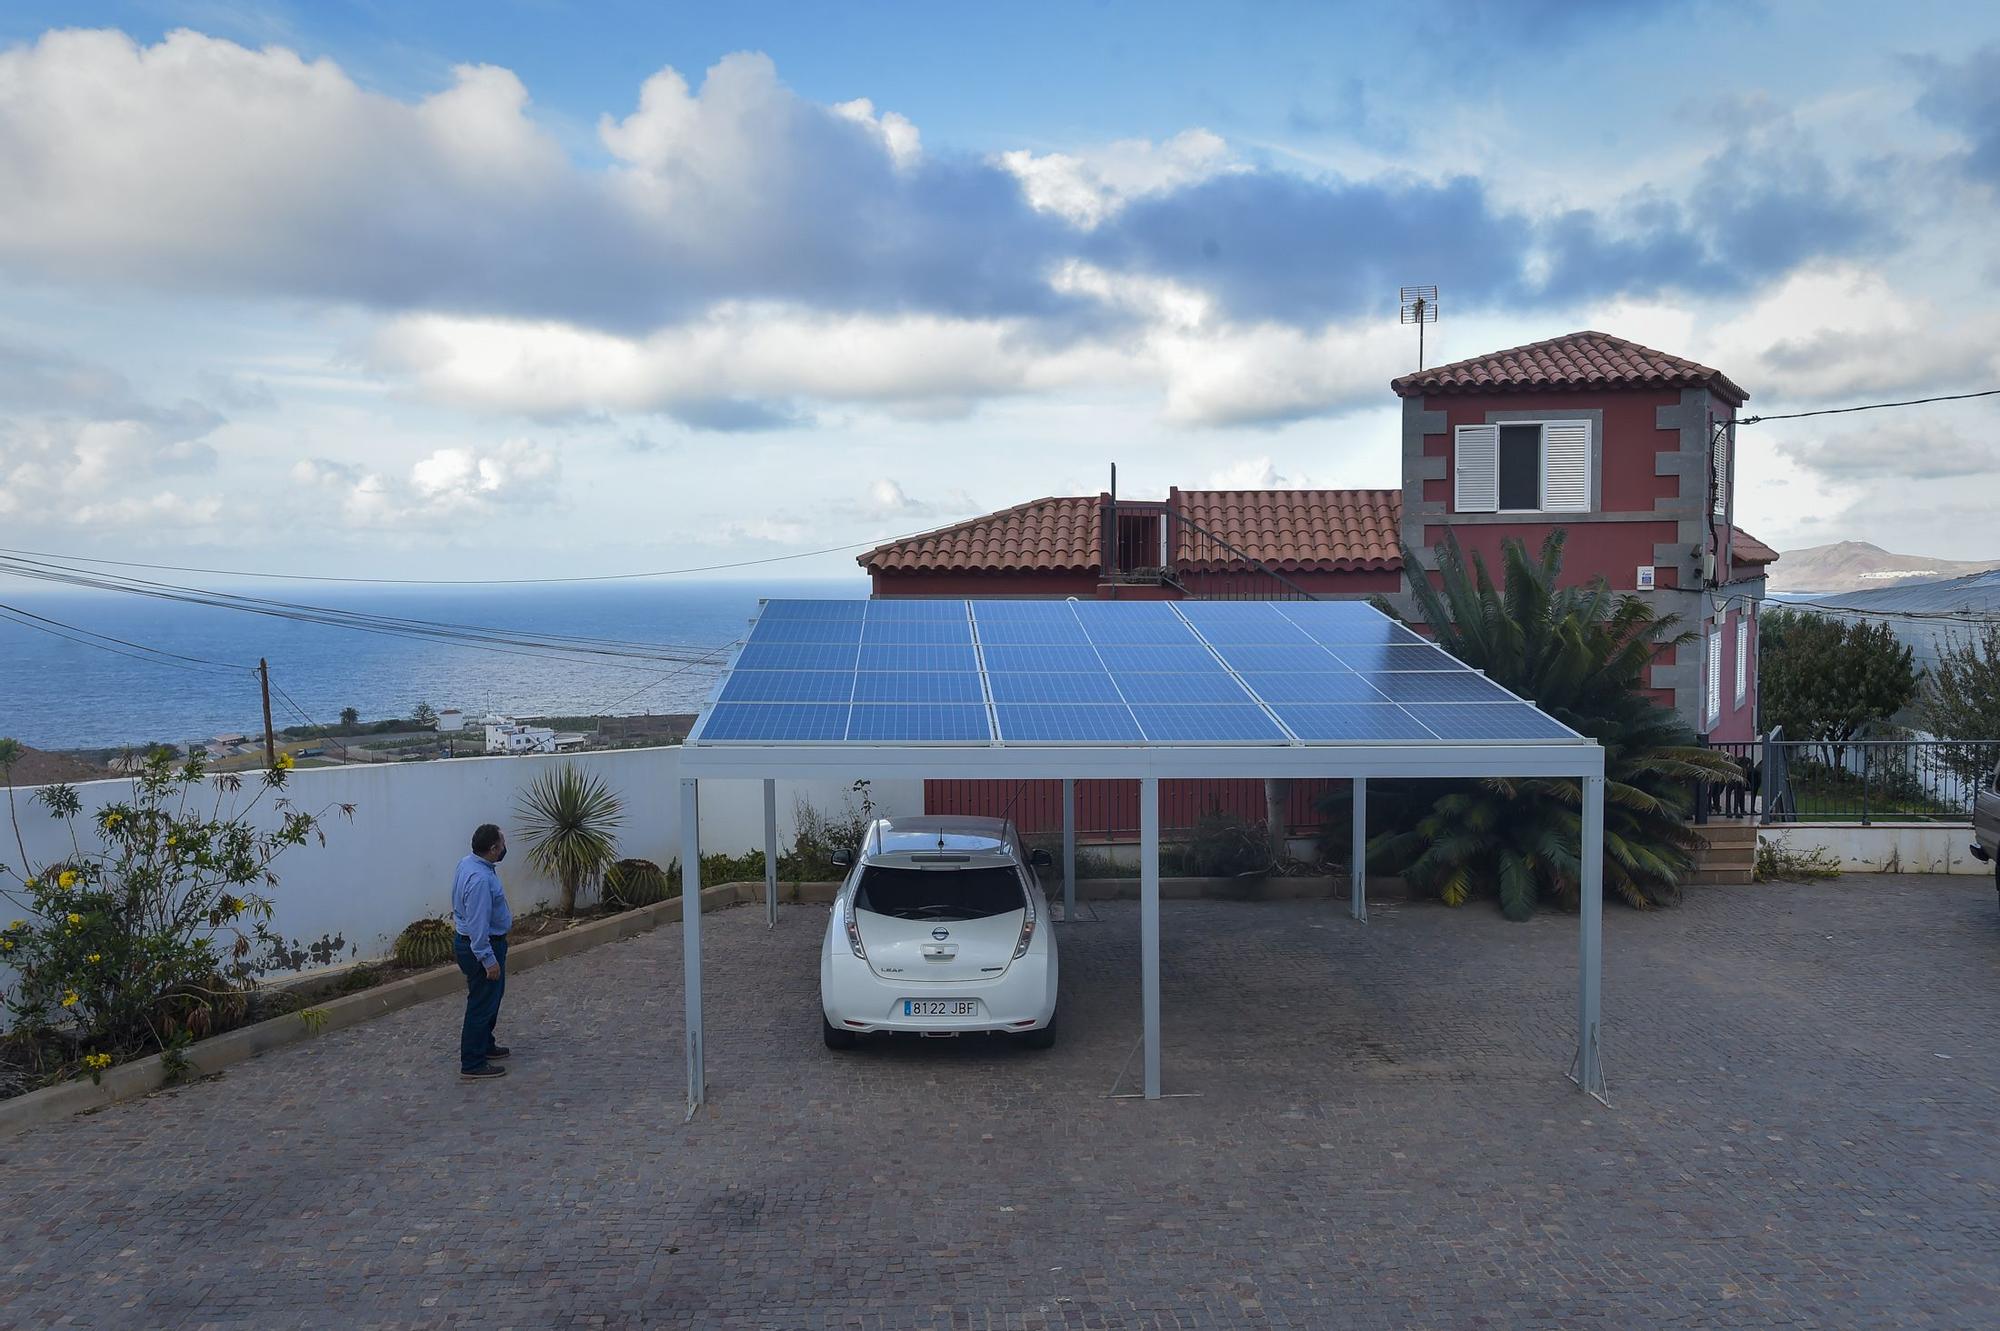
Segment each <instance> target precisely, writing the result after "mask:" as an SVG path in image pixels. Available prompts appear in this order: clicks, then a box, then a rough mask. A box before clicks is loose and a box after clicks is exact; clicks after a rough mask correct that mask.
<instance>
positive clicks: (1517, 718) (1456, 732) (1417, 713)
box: [1403, 702, 1572, 740]
mask: <svg viewBox="0 0 2000 1331" xmlns="http://www.w3.org/2000/svg"><path fill="white" fill-rule="evenodd" d="M1403 710H1404V711H1406V712H1408V713H1409V714H1410V715H1411V716H1413V717H1415V718H1416V719H1417V720H1419V721H1421V722H1423V723H1424V725H1425V726H1426V727H1428V728H1429V730H1430V732H1431V733H1432V734H1434V735H1436V736H1437V737H1438V738H1439V739H1454V740H1474V739H1521V740H1535V739H1569V738H1571V736H1572V732H1571V731H1570V730H1569V729H1568V728H1567V727H1566V726H1564V725H1563V724H1562V723H1561V722H1560V721H1557V720H1556V719H1555V718H1554V717H1551V716H1547V715H1545V714H1543V713H1541V712H1538V711H1536V710H1535V709H1534V708H1533V707H1530V706H1529V705H1528V704H1527V703H1524V702H1468V703H1411V704H1410V705H1409V706H1408V707H1405V708H1404V709H1403Z"/></svg>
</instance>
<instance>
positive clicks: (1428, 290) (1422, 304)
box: [1397, 286, 1438, 370]
mask: <svg viewBox="0 0 2000 1331" xmlns="http://www.w3.org/2000/svg"><path fill="white" fill-rule="evenodd" d="M1397 303H1398V304H1399V305H1400V306H1401V307H1402V319H1401V322H1403V323H1406V324H1415V325H1416V326H1417V368H1418V369H1419V370H1421V369H1423V368H1424V325H1425V324H1434V323H1436V322H1437V321H1438V289H1437V288H1436V287H1434V286H1433V287H1404V288H1403V290H1402V292H1401V294H1400V295H1399V296H1398V298H1397Z"/></svg>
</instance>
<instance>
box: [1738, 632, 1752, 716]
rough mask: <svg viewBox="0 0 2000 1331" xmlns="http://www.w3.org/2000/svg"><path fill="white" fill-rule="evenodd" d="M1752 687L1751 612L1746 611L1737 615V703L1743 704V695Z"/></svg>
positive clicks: (1739, 705)
mask: <svg viewBox="0 0 2000 1331" xmlns="http://www.w3.org/2000/svg"><path fill="white" fill-rule="evenodd" d="M1749 688H1750V612H1749V611H1747V610H1746V611H1744V612H1743V613H1742V614H1740V615H1738V616H1737V617H1736V705H1737V706H1738V707H1741V706H1742V705H1743V695H1744V694H1745V693H1747V692H1748V691H1749Z"/></svg>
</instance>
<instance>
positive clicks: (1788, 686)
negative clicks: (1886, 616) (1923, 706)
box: [1757, 610, 1917, 764]
mask: <svg viewBox="0 0 2000 1331" xmlns="http://www.w3.org/2000/svg"><path fill="white" fill-rule="evenodd" d="M1762 632H1763V639H1762V644H1761V646H1760V647H1759V649H1758V654H1757V656H1758V663H1757V680H1758V683H1757V687H1758V695H1759V706H1760V707H1761V709H1762V712H1763V719H1764V725H1765V728H1766V729H1769V728H1771V727H1773V726H1783V727H1784V728H1785V738H1786V739H1797V740H1819V741H1821V742H1823V743H1826V744H1827V745H1829V746H1830V747H1831V748H1832V751H1833V761H1834V762H1835V763H1836V764H1838V763H1839V761H1840V749H1841V746H1842V745H1844V744H1845V743H1846V742H1847V741H1849V740H1851V739H1853V738H1854V737H1855V735H1856V734H1858V733H1859V732H1860V730H1861V728H1862V727H1863V726H1866V725H1868V724H1870V723H1872V722H1879V721H1886V720H1888V719H1889V718H1890V717H1891V716H1893V715H1894V714H1895V713H1896V712H1897V711H1899V710H1901V709H1902V708H1903V707H1905V706H1907V705H1908V704H1909V702H1910V700H1911V699H1912V698H1914V697H1915V696H1916V692H1917V672H1916V669H1915V667H1914V665H1913V664H1912V660H1913V653H1912V652H1911V650H1910V649H1909V648H1908V647H1905V646H1903V645H1902V644H1901V643H1899V642H1897V641H1896V635H1895V633H1894V632H1892V631H1891V630H1890V628H1889V626H1888V625H1887V624H1868V623H1853V624H1849V623H1845V622H1843V621H1841V620H1838V619H1834V618H1831V617H1829V616H1826V615H1816V614H1811V613H1808V612H1805V611H1799V610H1774V611H1772V612H1771V613H1769V614H1767V615H1765V616H1764V622H1763V626H1762Z"/></svg>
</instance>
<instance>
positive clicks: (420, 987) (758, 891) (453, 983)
mask: <svg viewBox="0 0 2000 1331" xmlns="http://www.w3.org/2000/svg"><path fill="white" fill-rule="evenodd" d="M806 886H808V887H810V886H812V885H811V884H808V885H806ZM763 896H764V885H763V884H762V883H722V884H719V885H718V886H715V887H707V888H703V889H702V893H701V908H702V911H703V913H704V914H705V913H707V912H709V911H715V910H721V909H724V908H725V907H729V906H735V905H739V904H741V903H742V902H745V901H752V900H757V901H761V900H762V899H763ZM794 899H797V897H796V895H795V897H794ZM829 899H830V898H829ZM680 919H681V902H680V898H679V897H675V898H674V899H673V900H671V901H662V902H658V903H656V904H655V905H651V906H641V907H639V908H638V909H637V910H629V911H624V912H622V913H620V914H617V915H608V916H606V917H605V918H603V919H601V920H592V921H591V922H590V923H588V924H580V925H578V926H577V927H576V928H574V929H565V930H564V931H563V932H561V933H559V934H550V935H548V936H547V937H544V938H531V939H528V940H527V941H525V942H523V943H519V944H516V945H515V946H513V947H510V948H509V949H508V950H507V968H508V970H509V972H515V971H526V970H533V969H534V968H535V967H537V966H540V965H544V964H546V963H547V962H551V961H556V960H558V959H560V958H562V957H569V956H574V955H576V954H577V953H579V952H586V951H588V950H590V949H591V948H593V947H600V946H602V945H603V944H605V943H614V942H617V941H618V940H620V939H624V938H631V937H633V936H634V935H636V934H642V933H646V932H648V931H650V930H653V929H656V928H658V927H659V926H660V925H663V924H678V923H680ZM464 983H465V980H464V978H463V977H462V976H461V975H460V974H459V973H458V968H457V967H456V966H448V967H440V968H439V969H437V970H433V971H425V972H424V973H423V974H421V975H410V976H406V977H404V978H403V979H400V980H392V981H390V982H389V983H388V984H384V985H378V986H377V987H375V988H373V989H364V990H362V991H361V992H360V993H358V994H349V995H347V996H346V997H344V998H335V999H330V1000H328V1001H327V1002H325V1003H321V1004H319V1005H317V1007H316V1008H315V1009H314V1010H316V1011H318V1012H322V1013H324V1014H325V1016H326V1020H325V1021H324V1022H322V1023H320V1024H319V1025H318V1027H317V1029H315V1028H314V1027H309V1026H307V1025H306V1023H305V1022H304V1021H302V1020H301V1019H300V1015H299V1014H298V1013H296V1012H288V1013H286V1014H285V1015H283V1016H281V1017H272V1018H270V1019H269V1020H267V1021H260V1022H257V1023H255V1024H254V1025H250V1026H242V1027H238V1028H237V1029H236V1030H233V1031H227V1032H225V1033H223V1034H221V1035H217V1036H212V1037H211V1038H209V1039H206V1040H200V1041H197V1042H196V1043H195V1044H193V1045H190V1046H189V1047H188V1050H187V1061H188V1067H189V1069H190V1075H191V1076H204V1077H205V1076H211V1075H213V1074H215V1073H218V1072H221V1071H222V1070H223V1069H225V1068H228V1067H230V1066H232V1065H234V1064H237V1063H241V1062H242V1061H243V1060H245V1059H247V1058H255V1057H256V1056H257V1055H258V1054H261V1053H264V1052H265V1051H266V1050H270V1049H281V1048H283V1047H284V1046H286V1045H290V1044H298V1043H299V1042H301V1041H303V1040H310V1039H312V1038H313V1037H314V1036H316V1035H320V1034H323V1033H325V1032H327V1031H337V1030H343V1029H345V1028H346V1027H349V1026H355V1025H359V1024H360V1023H362V1022H364V1021H368V1020H370V1019H372V1018H375V1017H380V1016H385V1015H387V1014H388V1013H391V1012H399V1011H401V1010H402V1009H404V1008H406V1007H412V1006H414V1005H416V1004H418V1003H425V1002H428V1001H430V1000H431V999H433V998H443V997H445V996H446V995H448V994H454V993H457V992H458V991H459V988H460V986H462V985H463V984H464ZM166 1084H167V1070H166V1065H165V1063H164V1062H163V1061H162V1060H161V1058H160V1056H159V1055H158V1054H154V1055H152V1056H150V1057H148V1058H141V1059H135V1060H134V1061H132V1062H130V1063H123V1064H120V1065H119V1066H117V1067H115V1068H112V1069H110V1070H109V1071H107V1072H106V1073H105V1074H104V1075H103V1077H102V1078H101V1079H99V1080H98V1081H97V1082H95V1083H93V1082H91V1081H89V1080H87V1079H86V1080H79V1081H68V1082H64V1083H62V1084H61V1085H59V1086H47V1087H44V1088H42V1089H41V1090H39V1091H30V1092H28V1093H27V1094H26V1095H17V1096H15V1097H13V1098H12V1099H9V1100H0V1140H4V1139H5V1138H8V1137H12V1136H15V1135H17V1134H19V1133H23V1132H26V1131H28V1130H29V1129H30V1128H35V1127H39V1126H41V1125H42V1124H44V1123H53V1122H56V1121H57V1120H59V1119H64V1118H68V1117H69V1116H70V1115H71V1114H83V1113H89V1112H90V1111H92V1110H96V1109H103V1108H105V1107H106V1106H108V1105H114V1104H117V1103H119V1102H120V1101H122V1100H135V1099H137V1098H139V1097H140V1096H142V1095H150V1094H152V1093H153V1092H154V1091H157V1090H159V1089H161V1088H162V1087H164V1086H165V1085H166Z"/></svg>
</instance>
